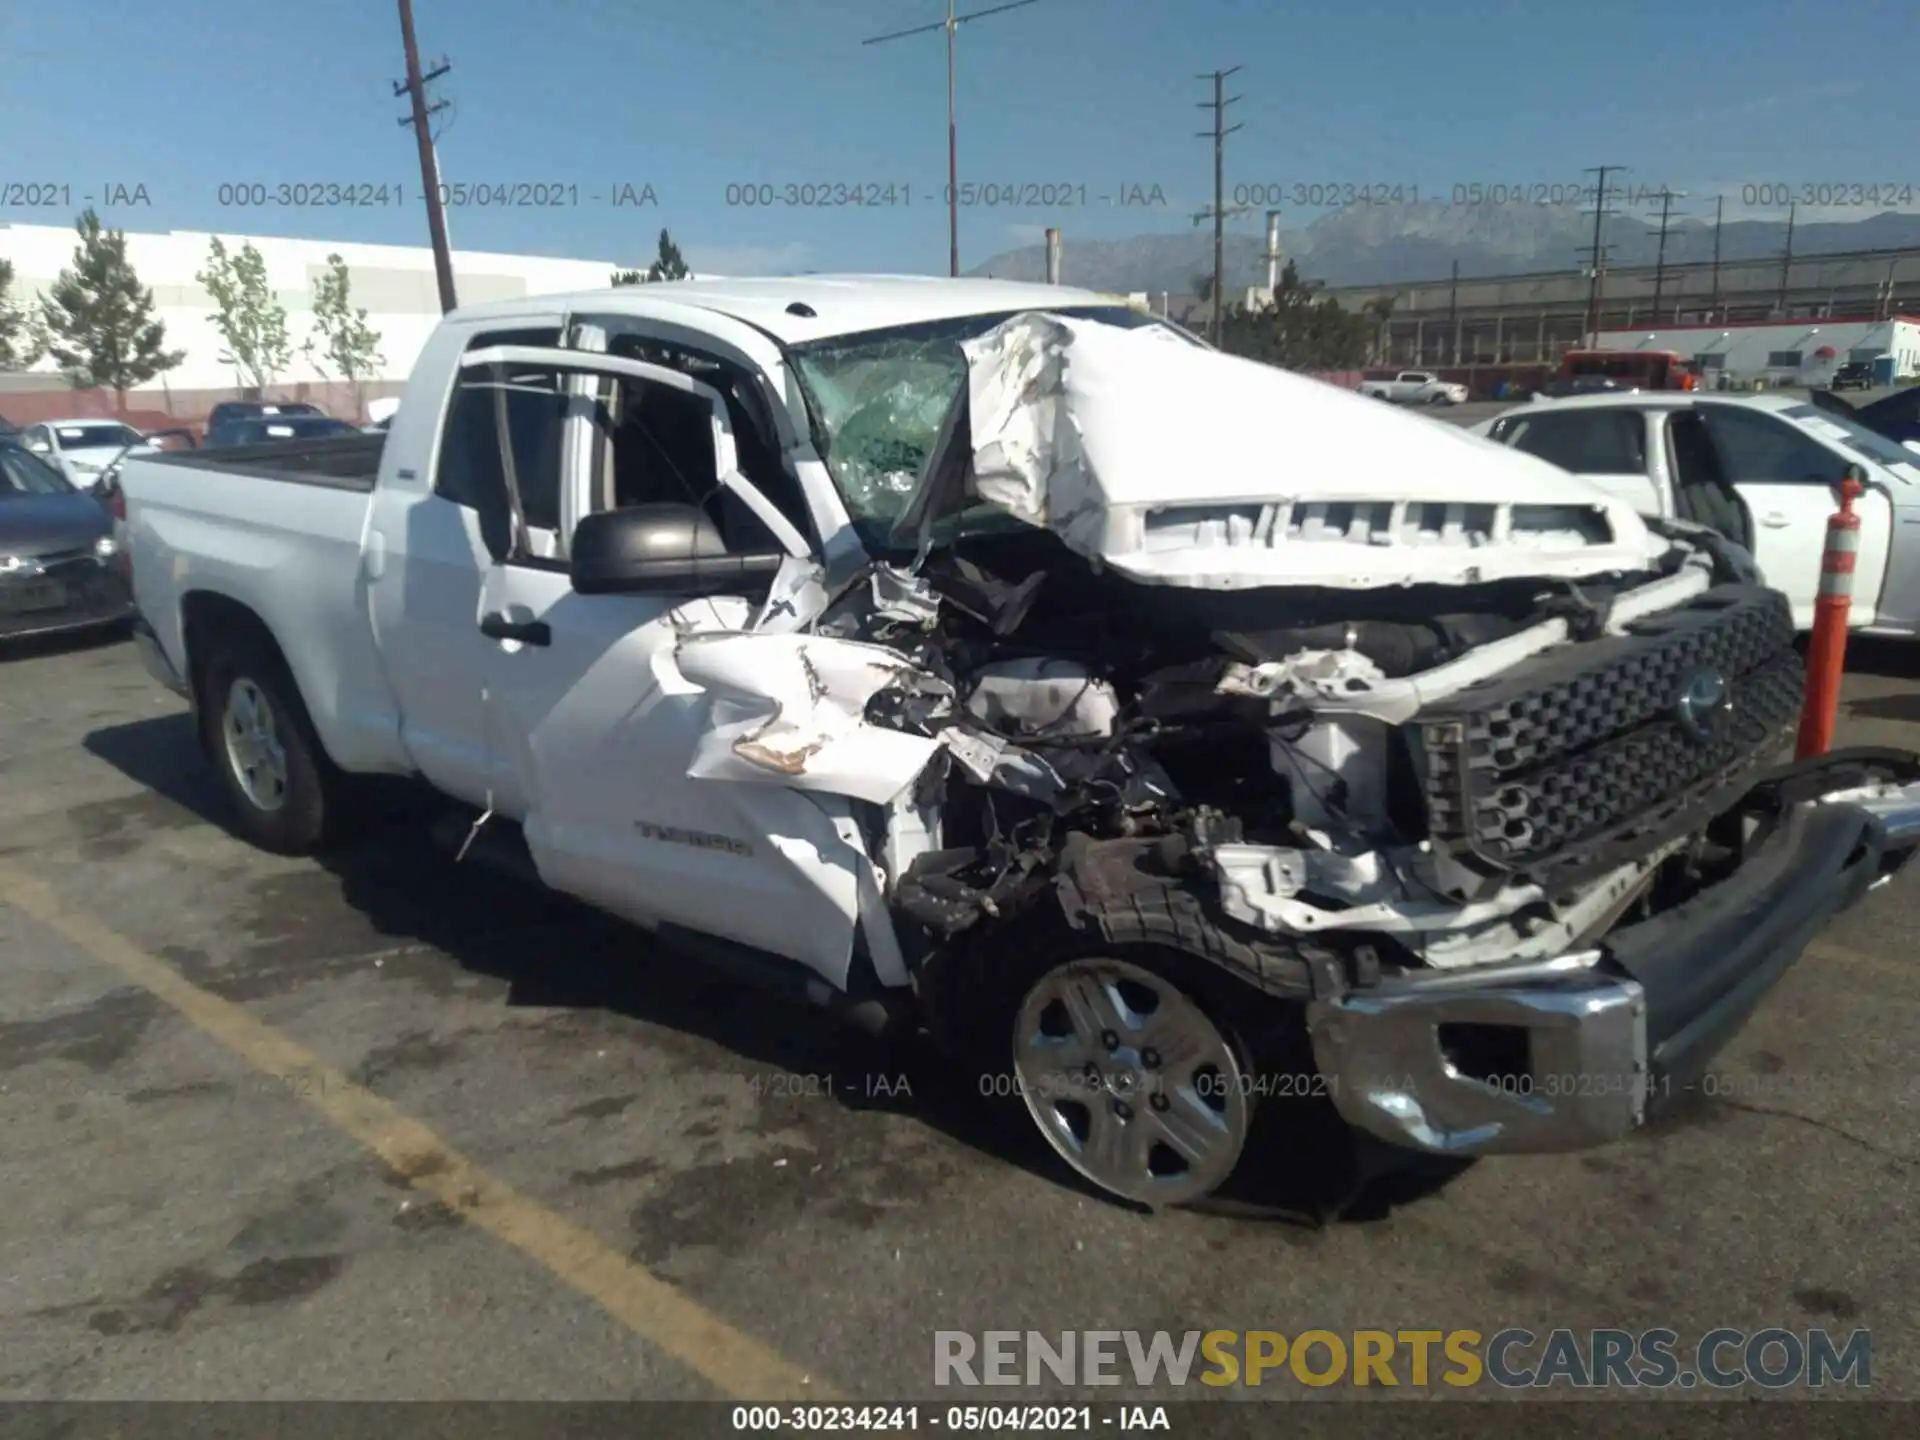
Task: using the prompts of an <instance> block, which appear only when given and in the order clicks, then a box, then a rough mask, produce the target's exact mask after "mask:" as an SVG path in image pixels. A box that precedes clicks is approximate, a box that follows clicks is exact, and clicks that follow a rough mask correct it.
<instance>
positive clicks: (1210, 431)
mask: <svg viewBox="0 0 1920 1440" xmlns="http://www.w3.org/2000/svg"><path fill="white" fill-rule="evenodd" d="M963 349H964V350H965V353H966V357H967V365H968V407H969V416H968V419H969V424H970V427H971V441H972V448H973V473H972V477H971V480H970V483H969V485H968V487H967V488H968V489H969V490H970V491H971V492H972V498H976V499H978V500H985V501H988V502H991V503H993V504H995V505H998V506H1000V507H1002V508H1004V509H1005V510H1007V511H1009V512H1011V513H1012V514H1013V515H1015V516H1018V517H1019V518H1021V519H1023V520H1025V521H1027V522H1028V523H1030V524H1034V525H1039V526H1044V527H1046V528H1048V529H1050V530H1053V531H1054V532H1056V533H1057V534H1058V535H1059V536H1060V537H1061V539H1062V540H1063V541H1065V542H1066V544H1067V545H1068V546H1069V547H1071V548H1072V549H1074V550H1076V551H1079V552H1080V553H1081V554H1084V555H1086V556H1088V557H1089V558H1092V559H1095V560H1099V561H1101V562H1103V563H1106V564H1109V565H1112V566H1113V567H1114V568H1115V569H1117V570H1119V571H1122V572H1123V573H1125V574H1127V575H1129V576H1130V577H1132V578H1134V579H1137V580H1142V581H1149V582H1157V583H1162V584H1174V585H1187V586H1205V587H1210V588H1218V589H1234V588H1241V587H1252V586H1262V585H1285V584H1293V585H1326V586H1338V587H1344V588H1355V589H1360V588H1373V587H1379V586H1388V585H1410V584H1423V583H1424V584H1473V583H1479V582H1482V581H1493V580H1499V579H1508V578H1517V577H1536V576H1537V577H1561V578H1569V579H1571V578H1577V577H1581V576H1588V575H1598V574H1603V573H1606V572H1609V571H1630V570H1642V569H1645V568H1647V567H1648V566H1649V565H1650V564H1651V563H1652V562H1653V561H1654V560H1656V559H1657V558H1658V557H1659V556H1660V555H1661V554H1662V553H1663V552H1665V551H1666V549H1667V548H1668V545H1667V543H1666V542H1665V541H1663V540H1661V539H1659V538H1658V537H1657V536H1655V535H1653V534H1652V533H1651V532H1650V531H1649V530H1648V529H1647V527H1646V524H1645V523H1644V522H1643V521H1642V520H1641V518H1640V517H1639V516H1638V515H1637V514H1636V513H1635V512H1634V511H1633V509H1632V507H1631V506H1630V505H1628V504H1626V503H1625V502H1623V501H1620V500H1618V499H1615V498H1614V497H1612V496H1610V495H1608V494H1607V493H1605V492H1604V491H1601V490H1599V489H1596V488H1595V487H1593V486H1591V485H1589V484H1587V483H1586V482H1585V481H1583V480H1580V479H1578V478H1577V477H1575V476H1573V475H1570V474H1568V473H1567V472H1566V471H1563V470H1561V469H1559V468H1558V467H1557V466H1554V465H1550V464H1548V463H1547V462H1545V461H1543V460H1539V459H1536V458H1534V457H1533V456H1530V455H1526V454H1524V453H1522V452H1520V451H1517V450H1513V449H1510V448H1509V447H1507V446H1503V445H1498V444H1495V443H1494V442H1492V441H1489V440H1484V439H1481V438H1478V437H1476V436H1472V435H1469V434H1467V433H1466V432H1465V431H1464V430H1462V429H1460V428H1459V427H1457V426H1453V425H1448V424H1446V423H1444V422H1442V421H1437V420H1432V419H1428V418H1426V417H1424V416H1421V415H1417V414H1411V413H1408V412H1405V411H1400V410H1396V409H1393V408H1391V407H1388V406H1386V405H1383V404H1381V403H1380V402H1379V401H1377V400H1371V399H1366V398H1363V397H1361V396H1359V395H1357V394H1355V393H1353V392H1351V391H1346V390H1341V389H1339V388H1337V387H1335V386H1332V385H1327V384H1325V383H1323V382H1321V381H1317V380H1312V379H1308V378H1306V377H1304V376H1301V375H1296V374H1292V373H1290V372H1288V371H1285V370H1280V369H1276V368H1275V367H1273V366H1270V365H1264V364H1260V363H1258V362H1255V361H1251V360H1243V359H1239V358H1237V357H1234V356H1229V355H1224V354H1221V353H1219V352H1217V351H1213V350H1208V349H1204V348H1201V347H1198V346H1195V345H1192V344H1189V343H1188V342H1186V341H1185V340H1183V339H1181V338H1180V337H1179V336H1177V335H1174V334H1172V333H1171V332H1168V331H1165V330H1159V329H1123V328H1120V327H1118V326H1113V325H1107V324H1103V323H1101V322H1099V321H1093V320H1086V319H1080V318H1072V319H1069V318H1065V317H1061V316H1056V315H1045V314H1038V313H1035V314H1028V315H1021V316H1016V317H1015V318H1013V319H1011V320H1008V321H1006V322H1005V323H1004V324H1002V325H1000V326H998V327H996V328H995V329H994V330H992V331H990V332H988V333H987V334H986V335H983V336H981V337H980V338H979V339H977V340H974V341H971V342H968V343H967V344H966V345H964V346H963Z"/></svg>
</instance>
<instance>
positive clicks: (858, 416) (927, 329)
mask: <svg viewBox="0 0 1920 1440" xmlns="http://www.w3.org/2000/svg"><path fill="white" fill-rule="evenodd" d="M1018 313H1020V312H1018V311H1004V312H998V313H994V314H990V315H962V316H958V317H955V318H953V319H949V320H936V321H930V322H927V323H923V324H919V325H903V326H898V327H896V328H893V329H888V330H869V331H865V332H863V333H860V334H857V335H839V336H835V337H833V338H832V339H829V340H816V341H814V342H812V343H811V344H807V345H801V346H797V347H796V348H795V349H794V351H793V360H794V368H795V370H796V372H797V373H798V375H799V377H800V384H801V386H802V387H803V388H804V389H805V391H806V392H807V401H808V404H809V405H810V406H811V407H812V409H813V412H814V417H815V419H816V420H817V422H818V428H819V430H820V432H821V437H822V439H823V441H824V442H825V445H826V454H825V456H824V457H823V458H824V459H825V460H826V463H827V468H828V469H829V470H830V471H832V473H833V478H834V481H835V483H836V484H837V485H838V486H839V487H840V495H841V498H842V499H843V500H844V501H845V502H846V506H847V513H848V515H849V516H850V517H851V518H852V520H853V525H854V529H855V530H856V531H857V532H858V533H859V535H860V538H861V540H862V542H863V543H865V544H866V545H867V546H868V547H869V549H877V548H879V547H881V546H882V545H883V544H884V542H885V539H886V537H887V535H888V534H889V533H890V532H891V531H892V529H893V527H894V524H895V522H896V521H897V520H898V519H899V517H900V514H901V512H902V511H903V510H905V509H906V505H907V501H908V500H909V499H910V498H911V497H912V495H913V491H914V487H915V486H916V485H917V484H918V483H919V480H920V475H921V472H922V471H924V470H925V469H926V465H927V461H928V459H929V458H930V457H931V455H932V453H933V447H934V443H935V441H936V440H937V439H938V437H939V434H940V425H941V422H942V421H943V420H945V418H946V414H947V408H948V407H949V406H950V405H952V403H953V400H954V397H955V396H956V395H958V394H959V393H960V387H961V386H963V385H965V384H966V383H967V361H966V356H965V355H964V354H962V352H961V350H960V346H961V344H962V342H964V341H967V340H971V339H974V338H975V337H977V336H980V335H984V334H986V333H987V331H989V330H991V329H993V327H994V326H996V325H998V324H1000V323H1001V322H1002V321H1005V320H1008V319H1011V318H1012V317H1013V316H1014V315H1016V314H1018ZM1057 313H1059V314H1062V315H1070V316H1080V317H1084V318H1087V319H1092V320H1101V321H1105V322H1106V323H1108V324H1110V325H1120V326H1125V327H1127V328H1129V329H1132V328H1136V327H1141V326H1160V327H1162V328H1165V329H1167V330H1169V331H1172V333H1174V334H1177V335H1180V336H1181V337H1182V338H1183V339H1190V338H1191V337H1188V336H1186V334H1185V332H1184V331H1180V330H1179V329H1177V328H1176V327H1174V326H1169V325H1166V324H1165V322H1164V321H1162V320H1159V319H1157V318H1156V317H1154V316H1152V315H1149V314H1147V313H1146V312H1144V311H1140V310H1135V309H1134V308H1132V307H1131V306H1128V305H1103V306H1083V307H1074V308H1070V309H1063V310H1061V311H1059V312H1057ZM1193 343H1196V344H1197V343H1198V342H1197V341H1195V342H1193Z"/></svg>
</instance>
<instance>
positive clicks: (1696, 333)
mask: <svg viewBox="0 0 1920 1440" xmlns="http://www.w3.org/2000/svg"><path fill="white" fill-rule="evenodd" d="M1600 348H1601V349H1603V350H1671V351H1675V352H1677V353H1678V354H1680V355H1682V356H1684V357H1686V359H1687V360H1689V361H1690V362H1691V363H1692V365H1693V366H1694V368H1695V370H1696V371H1698V372H1699V374H1700V376H1701V381H1702V383H1703V384H1704V385H1706V386H1709V387H1711V386H1715V385H1717V384H1719V383H1720V382H1721V379H1722V378H1723V377H1724V379H1725V382H1726V383H1727V384H1729V385H1737V386H1742V387H1745V386H1750V385H1753V384H1756V383H1758V384H1762V385H1809V386H1819V385H1824V384H1825V383H1826V382H1827V381H1828V380H1830V379H1831V378H1832V377H1833V372H1834V370H1835V369H1837V368H1838V367H1839V366H1841V365H1843V364H1845V363H1847V362H1848V361H1850V360H1863V361H1866V362H1868V363H1869V364H1872V365H1873V366H1874V367H1875V375H1874V379H1875V381H1876V383H1878V384H1882V385H1890V384H1893V383H1895V382H1897V381H1899V380H1903V379H1909V378H1911V377H1913V376H1916V375H1920V318H1916V317H1914V316H1911V315H1896V316H1894V317H1892V318H1891V319H1887V320H1875V319H1871V318H1865V319H1851V320H1850V319H1846V318H1844V317H1843V318H1839V319H1830V318H1824V317H1823V318H1820V319H1809V320H1759V321H1745V322H1738V323H1732V324H1719V325H1668V326H1664V327H1661V328H1659V329H1653V330H1603V331H1601V332H1600Z"/></svg>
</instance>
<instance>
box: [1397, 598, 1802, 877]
mask: <svg viewBox="0 0 1920 1440" xmlns="http://www.w3.org/2000/svg"><path fill="white" fill-rule="evenodd" d="M1703 675H1718V676H1719V677H1721V678H1722V679H1723V680H1724V682H1725V684H1726V687H1727V688H1726V695H1727V698H1728V700H1729V701H1730V704H1729V705H1728V706H1727V708H1726V709H1724V710H1723V711H1720V712H1718V714H1717V718H1716V723H1714V724H1712V725H1710V726H1709V727H1707V728H1706V729H1705V730H1704V732H1703V731H1702V730H1699V729H1694V728H1690V727H1689V726H1688V725H1687V724H1686V723H1684V721H1683V718H1682V714H1681V707H1680V703H1679V702H1680V699H1681V695H1682V692H1683V690H1684V689H1685V688H1686V687H1687V686H1688V685H1689V683H1690V682H1691V681H1693V680H1694V679H1696V678H1697V677H1701V676H1703ZM1803 688H1804V678H1803V675H1802V669H1801V661H1800V659H1799V657H1798V655H1797V654H1796V653H1795V651H1794V649H1793V618H1792V615H1791V613H1790V612H1789V610H1788V608H1787V602H1786V598H1785V597H1784V596H1783V595H1781V594H1779V593H1778V592H1777V591H1773V590H1765V589H1761V588H1760V587H1757V586H1739V585H1728V586H1722V587H1720V588H1718V589H1715V590H1709V591H1707V592H1706V593H1705V594H1703V595H1700V596H1698V597H1697V598H1696V599H1695V600H1693V601H1692V602H1691V603H1689V604H1687V605H1684V606H1682V607H1680V608H1678V609H1676V610H1673V611H1670V612H1668V613H1666V614H1663V615H1659V616H1655V617H1653V618H1651V619H1649V620H1646V621H1643V622H1640V623H1637V624H1635V625H1634V626H1632V627H1631V629H1630V632H1629V633H1628V634H1626V635H1621V636H1608V637H1605V638H1602V639H1599V640H1594V641H1590V642H1587V643H1584V644H1577V645H1567V646H1563V647H1561V648H1560V649H1559V650H1557V651H1553V652H1549V653H1548V654H1546V655H1542V656H1540V657H1538V658H1537V659H1535V660H1533V661H1531V662H1528V663H1527V664H1524V665H1522V666H1520V667H1519V668H1518V669H1516V670H1515V671H1512V672H1509V673H1508V674H1506V675H1502V676H1499V677H1497V678H1496V679H1494V680H1491V681H1488V682H1486V683H1485V684H1482V685H1478V686H1474V687H1472V688H1470V689H1467V690H1464V691H1462V692H1460V693H1459V694H1457V695H1454V696H1450V697H1449V698H1448V699H1446V700H1445V701H1442V702H1440V703H1439V704H1436V705H1433V706H1430V707H1428V708H1427V709H1425V710H1423V711H1421V712H1420V714H1418V715H1417V716H1415V717H1414V720H1413V727H1412V728H1413V733H1414V736H1415V741H1416V751H1417V753H1418V754H1419V756H1420V758H1421V762H1422V765H1423V769H1424V786H1425V791H1426V799H1427V807H1428V823H1429V831H1430V834H1431V836H1432V839H1433V843H1434V845H1435V846H1436V847H1437V848H1439V849H1441V850H1443V851H1445V852H1446V853H1449V854H1451V855H1453V856H1455V857H1456V858H1458V859H1461V860H1463V861H1467V862H1469V863H1474V862H1477V864H1475V868H1477V869H1480V870H1483V871H1487V870H1492V871H1510V872H1511V871H1519V872H1524V873H1527V874H1529V875H1532V876H1536V877H1538V878H1540V879H1542V880H1545V881H1547V882H1548V883H1549V885H1551V886H1557V885H1566V884H1577V883H1579V881H1581V880H1582V879H1585V878H1588V877H1590V876H1591V875H1593V874H1596V873H1598V872H1599V871H1601V870H1604V869H1608V868H1611V867H1612V866H1613V865H1617V864H1620V863H1622V862H1623V861H1624V860H1626V859H1631V858H1633V857H1634V856H1635V855H1636V854H1640V853H1644V852H1645V851H1646V850H1647V849H1650V848H1652V847H1653V846H1655V845H1658V844H1660V843H1662V841H1664V840H1665V839H1668V838H1671V837H1672V836H1673V835H1675V834H1678V833H1680V831H1681V830H1683V829H1684V828H1685V827H1687V826H1688V825H1690V824H1692V823H1694V821H1695V820H1696V818H1702V817H1695V816H1694V815H1693V811H1694V810H1695V809H1697V808H1698V806H1699V805H1700V803H1701V802H1702V801H1703V800H1704V799H1706V798H1707V797H1708V796H1709V795H1711V794H1712V793H1713V792H1714V791H1716V790H1718V789H1719V787H1720V786H1722V785H1724V784H1726V783H1728V782H1729V781H1731V780H1733V779H1735V778H1737V777H1738V776H1739V775H1740V774H1742V773H1743V772H1745V771H1747V770H1750V769H1753V768H1755V767H1757V766H1759V765H1760V764H1762V763H1765V762H1767V761H1769V760H1771V759H1773V758H1774V751H1775V749H1776V748H1777V747H1778V745H1779V744H1780V742H1781V741H1782V740H1783V739H1784V737H1785V735H1786V733H1787V732H1788V730H1789V729H1790V728H1791V727H1792V726H1793V724H1794V722H1795V720H1796V718H1797V717H1798V715H1799V711H1800V702H1801V695H1802V691H1803ZM1709 713H1712V712H1709Z"/></svg>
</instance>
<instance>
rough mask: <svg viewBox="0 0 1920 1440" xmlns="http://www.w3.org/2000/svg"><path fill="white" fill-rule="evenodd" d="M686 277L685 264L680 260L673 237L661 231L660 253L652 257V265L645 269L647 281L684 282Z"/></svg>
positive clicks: (677, 247)
mask: <svg viewBox="0 0 1920 1440" xmlns="http://www.w3.org/2000/svg"><path fill="white" fill-rule="evenodd" d="M687 275H688V270H687V262H686V261H684V260H682V259H681V258H680V247H679V246H678V245H676V244H674V243H673V237H672V236H671V235H669V234H667V232H666V231H665V230H664V229H662V230H661V232H660V253H659V254H658V255H656V256H654V260H653V264H651V265H649V266H648V267H647V279H649V280H684V279H686V278H687Z"/></svg>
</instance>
